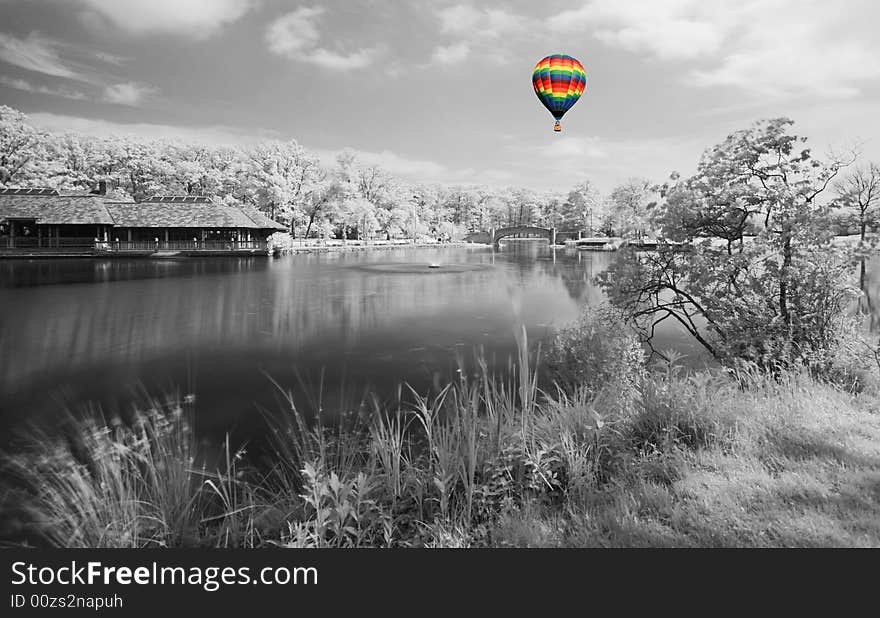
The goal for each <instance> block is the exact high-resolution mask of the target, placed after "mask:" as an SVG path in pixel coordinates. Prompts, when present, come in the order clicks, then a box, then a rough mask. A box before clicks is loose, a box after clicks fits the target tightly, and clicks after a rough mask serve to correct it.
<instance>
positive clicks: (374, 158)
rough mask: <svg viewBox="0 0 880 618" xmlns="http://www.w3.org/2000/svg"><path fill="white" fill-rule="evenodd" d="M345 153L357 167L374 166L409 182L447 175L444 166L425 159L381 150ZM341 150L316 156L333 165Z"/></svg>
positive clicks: (349, 149)
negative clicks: (351, 157)
mask: <svg viewBox="0 0 880 618" xmlns="http://www.w3.org/2000/svg"><path fill="white" fill-rule="evenodd" d="M345 150H346V151H347V152H350V153H352V154H353V155H354V156H355V159H356V161H357V162H358V164H359V165H375V166H378V167H381V168H382V169H385V170H387V171H389V172H391V173H392V174H395V175H399V176H403V177H406V178H407V179H409V180H431V179H436V178H437V177H439V176H444V175H446V174H448V173H449V170H448V169H447V168H446V166H444V165H441V164H440V163H437V162H435V161H428V160H425V159H411V158H409V157H405V156H402V155H398V154H396V153H393V152H391V151H390V150H382V151H379V152H371V151H367V150H356V149H351V148H347V149H345ZM341 152H343V151H342V150H318V151H316V154H317V155H318V156H319V157H320V159H321V161H323V162H324V163H325V164H326V165H335V164H336V158H337V157H338V156H339V154H340V153H341Z"/></svg>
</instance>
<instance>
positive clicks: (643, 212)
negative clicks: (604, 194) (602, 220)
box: [605, 178, 653, 238]
mask: <svg viewBox="0 0 880 618" xmlns="http://www.w3.org/2000/svg"><path fill="white" fill-rule="evenodd" d="M652 193H653V189H652V185H651V182H650V181H648V180H645V179H644V178H630V179H629V180H627V181H625V182H623V183H622V184H620V185H618V186H617V187H615V188H614V190H613V191H612V192H611V194H610V195H609V196H608V201H607V211H606V215H605V216H606V217H607V219H606V227H607V226H608V223H610V227H612V228H613V229H614V231H615V232H616V233H617V234H619V235H620V236H624V237H628V238H632V237H634V238H642V237H643V236H645V234H646V233H648V231H649V230H650V228H651V213H650V208H651V206H652V203H653V202H652V199H651V198H652Z"/></svg>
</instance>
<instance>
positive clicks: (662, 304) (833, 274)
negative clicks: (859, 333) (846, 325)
mask: <svg viewBox="0 0 880 618" xmlns="http://www.w3.org/2000/svg"><path fill="white" fill-rule="evenodd" d="M791 124H793V123H792V121H791V120H788V119H785V118H777V119H772V120H765V121H761V122H758V123H756V124H755V125H754V126H753V127H751V128H749V129H746V130H742V131H737V132H735V133H733V134H731V135H730V136H728V137H727V139H725V140H724V141H723V142H722V143H720V144H719V145H717V146H715V147H714V148H712V149H711V150H708V151H707V152H705V153H704V154H703V157H702V159H701V160H700V163H699V166H698V170H697V173H696V174H695V175H694V176H692V177H690V178H688V179H685V180H682V179H680V178H678V177H677V176H673V178H672V179H671V181H670V183H668V184H667V185H666V186H664V188H663V190H662V193H661V195H662V196H663V197H664V198H665V200H664V202H663V203H662V204H661V205H660V206H659V208H658V213H657V217H656V221H657V223H658V224H659V225H660V228H661V235H662V237H663V238H664V239H665V240H668V241H670V242H673V243H675V244H670V245H667V246H665V247H661V250H660V251H658V252H657V253H656V254H639V253H635V252H633V251H625V252H623V253H622V254H621V255H620V259H618V260H617V261H616V262H615V264H614V265H612V267H611V268H610V269H609V270H608V271H606V272H605V273H603V274H602V275H600V277H599V280H600V283H601V285H602V287H603V288H604V289H605V291H606V292H607V293H608V295H609V297H610V299H611V301H612V303H613V304H615V305H617V306H618V307H620V308H622V309H624V310H625V312H626V314H627V315H628V316H629V318H630V319H631V320H632V322H633V324H634V325H635V326H636V327H637V328H638V330H639V331H640V332H641V334H642V336H643V337H644V339H645V340H646V341H648V342H649V343H650V341H651V338H652V337H653V335H654V331H655V328H656V327H657V325H658V324H659V323H661V322H663V321H665V320H668V319H670V318H671V319H672V320H674V321H676V322H678V323H679V325H680V326H681V327H683V328H684V330H685V331H687V332H688V333H690V334H691V335H692V336H693V337H694V338H695V339H696V340H697V341H698V342H699V343H700V344H701V345H702V346H703V347H704V348H705V349H706V350H707V351H708V352H709V353H711V354H712V355H713V356H714V357H716V358H718V359H719V360H722V361H725V362H730V361H733V360H735V359H745V360H748V361H753V362H756V363H759V364H760V365H762V366H765V367H771V368H777V367H779V366H781V365H788V364H791V363H795V362H803V363H807V364H809V365H811V366H814V367H827V364H828V363H829V362H830V361H829V358H830V355H831V353H832V352H831V351H832V350H833V349H834V348H835V346H836V345H837V344H838V343H839V340H840V333H841V330H840V327H841V316H842V315H843V310H844V308H845V307H846V305H847V303H848V302H849V301H850V300H851V299H852V297H853V294H854V293H855V289H854V286H853V285H852V278H853V277H852V255H851V253H850V252H848V251H846V250H845V249H843V248H840V247H838V246H836V245H834V244H832V240H833V239H832V237H831V234H830V233H829V231H828V226H827V217H828V213H829V208H830V206H831V205H832V202H833V200H831V201H829V200H827V199H823V197H824V195H825V193H826V190H827V189H828V187H829V184H830V183H831V181H832V180H833V179H834V178H835V177H836V176H837V175H838V173H839V171H840V169H841V168H842V167H843V166H844V165H845V164H847V163H848V162H850V161H844V160H840V159H837V160H834V161H832V162H831V163H829V164H823V163H822V162H820V161H818V160H816V159H814V158H813V156H812V154H811V152H810V150H809V148H807V147H806V146H805V145H804V142H805V141H806V140H805V138H801V137H797V136H795V135H791V134H789V133H788V129H789V127H790V125H791ZM752 220H754V221H755V222H756V223H757V224H758V225H757V227H758V228H759V230H758V233H757V235H756V236H755V237H754V238H753V239H746V237H745V234H746V231H747V230H749V225H750V222H751V221H752Z"/></svg>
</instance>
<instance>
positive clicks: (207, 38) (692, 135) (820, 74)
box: [0, 0, 880, 191]
mask: <svg viewBox="0 0 880 618" xmlns="http://www.w3.org/2000/svg"><path fill="white" fill-rule="evenodd" d="M0 16H2V19H0V104H5V105H10V106H12V107H15V108H17V109H20V110H22V111H23V112H25V113H27V114H28V115H29V116H30V117H31V119H32V121H33V122H34V123H35V124H37V125H39V126H42V127H44V128H47V129H50V130H54V131H65V130H74V131H78V132H82V133H88V134H95V135H106V134H110V133H115V134H130V135H138V136H149V137H163V138H175V139H180V140H185V141H199V142H205V143H210V144H223V143H235V144H246V143H250V142H253V141H256V140H260V139H291V138H292V139H296V140H297V141H298V142H300V143H301V144H302V145H303V146H305V147H306V148H309V149H311V150H314V151H316V152H317V153H319V154H320V155H321V156H322V158H324V159H326V160H328V161H332V160H333V157H334V156H335V154H336V153H337V152H339V151H341V150H342V149H344V148H349V149H352V150H354V151H356V152H357V153H358V157H359V159H360V160H361V161H362V162H364V163H368V164H379V165H382V166H384V167H386V168H387V169H388V170H390V171H391V172H393V173H395V174H398V175H400V176H401V177H403V178H405V179H407V180H411V181H414V182H439V183H443V184H487V185H494V186H504V185H516V186H523V187H530V188H533V189H538V190H559V191H566V190H568V189H569V188H570V187H572V186H573V185H574V184H576V183H579V182H582V181H584V180H590V181H592V182H593V183H595V185H597V186H598V187H599V189H601V190H603V191H609V190H610V189H611V188H613V186H614V185H615V184H616V183H618V182H621V181H623V180H625V179H627V178H629V177H633V176H641V177H645V178H648V179H650V180H653V181H657V182H660V181H663V180H664V179H666V178H667V177H668V175H669V174H670V173H671V172H673V171H678V172H680V173H683V174H688V173H691V172H693V171H694V170H695V169H696V165H697V162H698V160H699V157H700V154H701V152H702V151H703V150H704V149H705V148H708V147H710V146H712V145H714V144H716V143H718V142H720V141H721V140H723V139H724V137H725V136H726V135H728V134H729V133H730V132H732V131H734V130H737V129H741V128H746V127H748V126H749V125H750V124H751V123H753V122H754V121H756V120H758V119H761V118H769V117H776V116H787V117H790V118H792V119H793V120H794V121H795V127H794V130H795V131H796V132H797V133H798V134H799V135H804V136H807V137H809V138H810V143H811V144H812V145H813V148H814V151H815V152H816V153H817V154H819V155H821V154H822V153H824V152H826V151H829V150H841V149H846V148H851V147H853V146H854V145H856V146H857V147H858V148H859V149H860V150H861V152H862V153H863V158H866V159H873V160H880V115H878V113H877V110H878V109H880V61H878V59H880V37H877V36H876V33H875V28H876V24H877V23H878V22H880V4H878V3H876V2H874V1H873V0H841V1H837V2H833V3H832V2H828V1H827V0H825V1H814V0H589V1H588V0H582V1H565V2H564V1H560V0H543V1H542V2H534V1H533V0H512V1H509V2H500V1H498V2H489V1H484V2H479V1H476V2H475V1H472V2H465V3H461V2H456V1H454V0H452V1H444V0H432V1H429V0H411V1H409V2H403V1H402V0H337V1H334V0H324V1H321V2H318V1H317V0H312V1H308V2H296V1H282V0H0ZM552 53H568V54H570V55H572V56H574V57H576V58H578V59H579V60H580V61H581V62H582V64H583V65H584V67H585V69H586V73H587V89H586V92H585V93H584V96H583V97H582V98H581V100H580V101H579V102H578V103H577V104H576V105H575V106H574V107H573V108H572V110H571V111H569V112H568V114H567V115H566V116H565V118H564V119H563V123H562V124H563V131H562V132H561V133H559V134H556V133H554V132H553V131H552V126H553V119H552V117H551V116H550V114H549V112H547V111H546V110H545V109H544V108H543V107H542V106H541V104H540V102H539V101H538V99H537V97H536V96H535V94H534V91H533V89H532V84H531V74H532V70H533V68H534V66H535V64H536V63H537V61H538V60H540V59H541V58H542V57H544V56H546V55H548V54H552Z"/></svg>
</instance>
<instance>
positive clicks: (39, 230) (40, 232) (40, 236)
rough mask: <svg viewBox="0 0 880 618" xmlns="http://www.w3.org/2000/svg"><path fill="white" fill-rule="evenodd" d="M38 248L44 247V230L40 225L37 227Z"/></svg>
mask: <svg viewBox="0 0 880 618" xmlns="http://www.w3.org/2000/svg"><path fill="white" fill-rule="evenodd" d="M37 246H38V247H42V246H43V228H42V227H40V226H39V225H38V226H37Z"/></svg>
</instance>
